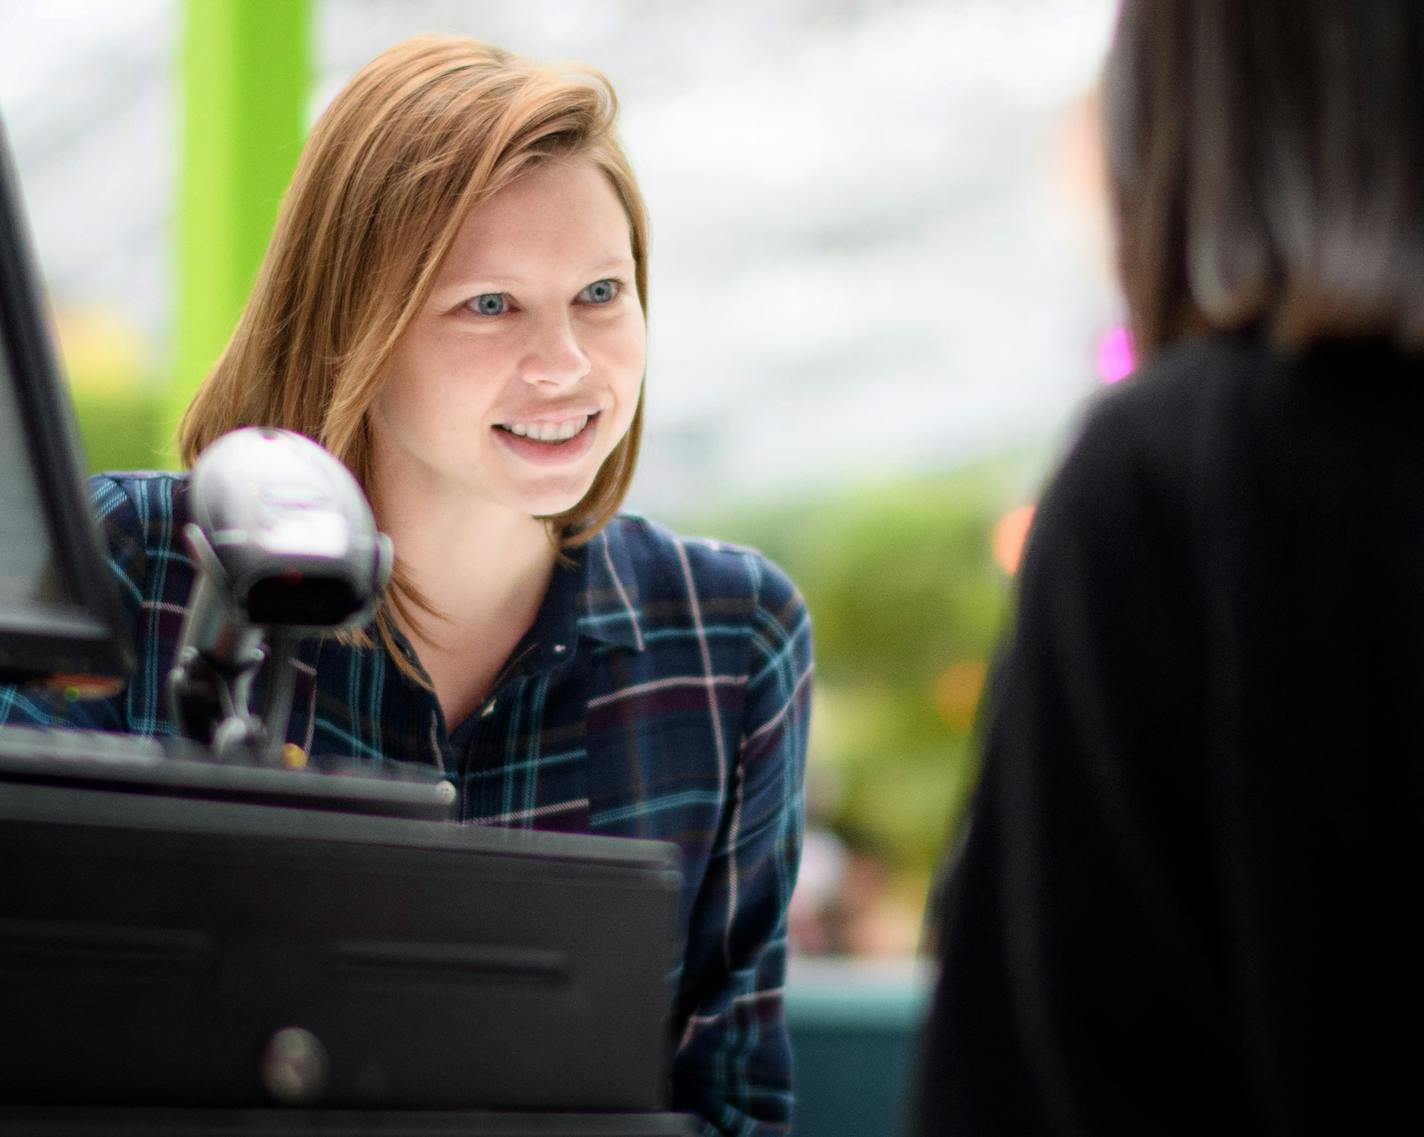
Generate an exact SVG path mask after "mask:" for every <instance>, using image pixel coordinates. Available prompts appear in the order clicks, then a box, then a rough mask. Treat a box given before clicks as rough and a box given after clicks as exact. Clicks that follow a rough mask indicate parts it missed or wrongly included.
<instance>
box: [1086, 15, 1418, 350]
mask: <svg viewBox="0 0 1424 1137" xmlns="http://www.w3.org/2000/svg"><path fill="white" fill-rule="evenodd" d="M1421 76H1424V4H1420V3H1419V0H1362V2H1360V3H1354V2H1352V0H1123V4H1122V9H1121V15H1120V16H1119V22H1118V28H1117V35H1116V38H1115V41H1114V44H1113V48H1112V51H1111V53H1110V55H1109V58H1108V64H1107V70H1106V76H1105V95H1106V99H1105V104H1106V124H1105V125H1106V130H1105V136H1106V151H1107V165H1108V183H1109V191H1110V195H1111V197H1112V199H1113V208H1114V213H1115V223H1116V229H1117V237H1118V248H1117V256H1118V266H1119V272H1120V276H1121V280H1122V285H1123V289H1124V291H1125V293H1126V296H1127V304H1128V309H1129V318H1130V322H1131V325H1132V328H1133V333H1134V338H1135V341H1136V346H1137V349H1138V351H1139V352H1140V353H1141V354H1143V355H1147V354H1151V353H1152V352H1153V351H1155V350H1157V349H1158V348H1160V347H1162V346H1164V345H1165V344H1167V343H1170V342H1172V341H1174V340H1178V339H1181V338H1183V337H1185V336H1188V335H1192V334H1194V333H1197V332H1201V331H1229V330H1235V329H1238V328H1244V327H1250V326H1260V327H1262V328H1264V329H1266V330H1267V331H1268V332H1269V333H1270V335H1271V336H1272V338H1273V340H1274V342H1276V343H1277V344H1278V345H1280V346H1282V347H1285V348H1288V349H1289V348H1304V347H1306V346H1308V345H1311V344H1314V343H1319V342H1322V341H1328V340H1352V339H1383V340H1387V341H1390V342H1392V343H1394V344H1395V345H1396V346H1397V347H1399V348H1400V349H1402V350H1405V351H1410V352H1418V351H1421V350H1424V79H1421Z"/></svg>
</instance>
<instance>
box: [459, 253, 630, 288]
mask: <svg viewBox="0 0 1424 1137" xmlns="http://www.w3.org/2000/svg"><path fill="white" fill-rule="evenodd" d="M633 268H634V261H633V257H632V256H631V255H630V254H628V253H618V254H615V255H613V256H609V257H600V258H598V259H597V260H593V261H589V262H588V263H587V264H585V266H584V267H583V268H582V269H579V270H577V272H576V273H575V272H574V271H571V272H570V275H571V276H573V275H577V276H578V277H579V278H583V277H585V276H586V277H587V278H588V280H597V279H598V278H599V277H600V276H602V275H606V274H607V273H610V272H616V271H619V270H623V271H632V269H633ZM539 275H540V274H538V273H528V274H520V273H510V272H501V271H485V270H483V269H481V268H480V266H478V265H472V266H470V267H469V268H467V269H463V270H461V271H459V272H451V273H450V275H449V276H446V275H445V274H444V273H441V275H440V277H439V278H438V279H437V280H436V282H435V287H436V289H437V290H439V291H440V292H445V291H448V290H451V289H467V288H474V287H479V288H481V289H483V290H484V291H486V292H500V291H503V290H504V289H506V288H518V287H519V286H520V285H521V284H525V283H527V282H528V281H529V280H531V279H538V278H539ZM585 283H587V282H585Z"/></svg>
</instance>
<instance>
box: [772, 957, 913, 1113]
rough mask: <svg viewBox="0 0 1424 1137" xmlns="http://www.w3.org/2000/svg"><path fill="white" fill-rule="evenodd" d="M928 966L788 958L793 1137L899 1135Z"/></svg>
mask: <svg viewBox="0 0 1424 1137" xmlns="http://www.w3.org/2000/svg"><path fill="white" fill-rule="evenodd" d="M929 984H930V972H929V970H928V968H926V967H923V966H921V965H919V964H913V963H906V964H903V965H894V966H888V967H887V966H881V965H875V964H865V963H860V962H857V961H853V960H847V961H822V960H815V961H810V960H799V961H793V963H792V966H791V970H790V975H789V977H788V980H787V985H786V1019H787V1025H788V1027H789V1029H790V1032H791V1045H792V1049H793V1052H794V1054H795V1060H796V1124H795V1126H794V1133H795V1135H796V1137H899V1135H900V1134H902V1133H903V1132H904V1130H905V1125H904V1119H905V1110H906V1107H907V1103H908V1100H909V1091H910V1086H911V1082H912V1080H913V1078H914V1076H915V1061H916V1056H917V1053H918V1037H919V1029H920V1024H921V1021H922V1019H923V1015H924V1011H925V1006H926V1001H927V999H928V992H929Z"/></svg>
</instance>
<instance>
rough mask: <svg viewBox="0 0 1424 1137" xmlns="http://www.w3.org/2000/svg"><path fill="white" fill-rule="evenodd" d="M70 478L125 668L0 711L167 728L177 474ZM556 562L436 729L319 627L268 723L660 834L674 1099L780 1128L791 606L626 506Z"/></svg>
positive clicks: (405, 687) (476, 794)
mask: <svg viewBox="0 0 1424 1137" xmlns="http://www.w3.org/2000/svg"><path fill="white" fill-rule="evenodd" d="M91 489H92V492H93V496H94V500H95V502H96V505H97V508H98V510H99V514H100V517H101V519H102V521H103V525H104V530H105V535H106V537H107V539H108V544H109V551H110V559H111V564H112V568H113V571H114V573H115V575H116V576H117V578H118V582H119V586H120V589H121V591H122V592H123V595H124V599H125V601H126V603H127V606H128V609H129V613H130V617H131V620H132V626H133V628H134V630H135V639H136V644H135V646H136V649H137V657H138V665H137V667H136V669H135V672H134V675H133V677H132V679H131V681H130V683H129V685H128V687H127V688H126V690H125V691H124V692H123V693H121V694H119V695H117V696H115V697H114V698H112V699H107V700H98V701H93V702H75V703H68V704H66V703H64V702H63V701H62V700H60V699H59V698H58V697H56V698H54V699H50V700H48V701H46V700H45V699H44V698H40V697H36V696H33V695H31V694H29V693H28V692H24V691H18V690H16V689H15V688H13V687H10V688H7V687H0V721H5V720H9V721H18V722H32V723H48V724H56V725H73V726H79V727H86V728H97V729H101V730H115V731H125V732H132V733H138V734H149V735H153V734H172V733H175V732H176V731H175V727H174V724H173V723H172V721H171V720H170V718H169V717H168V713H167V710H166V706H165V696H164V682H165V676H166V673H167V671H168V668H169V667H170V665H171V662H172V660H173V657H174V654H175V648H176V645H177V641H178V636H179V633H180V629H181V625H182V620H183V613H184V609H185V606H186V603H187V600H188V594H189V591H190V589H191V586H192V582H193V563H192V561H191V560H190V559H189V557H188V555H187V552H186V549H185V548H184V546H183V545H182V544H181V542H180V538H179V534H180V532H181V529H182V525H183V523H184V522H185V521H186V519H187V510H186V506H185V498H186V493H187V482H186V479H185V478H184V477H182V476H180V475H173V474H123V475H101V476H98V477H96V478H94V479H93V480H92V482H91ZM572 561H573V563H572V564H571V565H570V566H567V567H561V568H559V569H556V571H555V574H554V578H553V581H552V583H551V585H550V588H549V592H548V594H547V596H546V597H545V600H544V602H543V606H542V608H541V610H540V612H539V614H538V616H537V618H536V619H535V622H534V625H533V626H532V627H531V629H530V630H529V632H528V633H527V634H526V636H525V637H524V639H523V640H522V641H521V643H520V644H519V645H518V646H517V647H516V649H515V651H514V652H513V653H512V655H511V657H510V660H509V662H508V664H507V665H506V667H505V669H504V672H503V674H502V675H501V676H500V678H499V680H498V681H497V682H496V685H495V689H494V691H493V693H492V695H491V696H490V697H489V698H488V699H487V701H486V702H485V703H484V704H483V706H482V707H480V708H479V709H477V710H476V711H475V713H474V714H472V715H471V716H470V718H469V719H468V720H467V721H466V722H464V723H462V724H459V725H458V726H457V727H456V728H455V729H454V730H453V731H447V729H446V724H445V721H444V718H443V716H442V714H441V710H440V706H439V704H438V702H437V700H436V699H435V697H434V695H433V694H432V693H431V692H430V691H428V690H425V689H424V688H422V687H421V686H420V685H419V684H417V683H414V682H412V681H411V680H410V679H409V678H408V677H407V676H406V675H405V674H404V673H403V672H401V671H400V669H399V668H397V667H396V666H395V665H394V663H393V662H392V660H391V659H390V657H389V655H388V654H387V653H386V651H385V650H384V649H383V648H381V647H380V646H376V647H374V648H364V649H363V648H353V647H348V646H345V645H343V644H341V643H339V642H337V641H336V640H335V639H333V638H330V637H327V638H323V639H315V640H309V641H306V642H305V643H304V644H303V645H302V648H301V651H300V653H299V659H298V663H297V690H296V695H295V698H294V701H293V709H292V717H291V721H290V723H289V727H288V731H287V738H288V740H289V741H292V742H295V743H297V744H298V745H300V746H302V747H303V748H304V749H306V750H307V751H308V752H309V753H312V754H315V755H321V754H340V755H346V756H352V755H354V756H359V757H365V758H369V759H371V760H373V761H381V760H384V759H388V758H389V759H400V760H405V761H418V762H429V763H433V764H435V765H436V766H438V767H439V768H441V769H442V770H444V771H445V773H446V775H447V776H448V777H450V778H451V779H452V780H453V781H454V782H455V783H456V785H457V786H458V788H459V790H460V816H461V818H462V819H463V820H465V821H467V822H471V823H475V824H485V825H500V826H513V827H527V828H536V829H558V830H564V831H573V832H587V833H595V834H604V835H612V836H625V837H641V838H648V839H653V840H663V841H671V842H673V843H675V844H676V845H678V846H679V847H680V848H681V851H682V872H683V887H682V903H681V910H680V925H679V927H680V931H681V932H682V934H683V937H684V944H685V951H684V956H683V960H682V966H681V970H680V973H679V978H678V994H677V999H676V1004H675V1007H674V1012H673V1014H674V1025H675V1028H676V1035H675V1038H674V1046H675V1050H674V1061H673V1105H674V1107H675V1108H677V1109H685V1110H688V1111H690V1112H692V1113H695V1114H697V1115H699V1116H700V1117H701V1118H703V1119H705V1121H706V1126H705V1132H706V1133H707V1134H728V1135H730V1134H739V1135H751V1134H765V1133H773V1132H783V1131H784V1130H785V1129H786V1127H787V1126H788V1125H789V1121H790V1115H791V1056H790V1051H789V1046H788V1042H787V1037H786V1029H785V1024H784V1020H783V1015H782V984H783V977H784V971H785V951H786V907H787V903H788V901H789V899H790V896H791V889H792V885H793V883H794V880H795V876H796V867H797V860H798V857H799V853H800V839H801V828H802V775H803V767H804V760H805V751H806V734H807V726H808V718H809V707H810V686H811V672H812V663H811V634H810V625H809V620H808V617H807V614H806V609H805V606H804V604H803V602H802V600H801V597H800V596H799V594H798V593H797V591H796V589H795V587H794V586H793V585H792V584H791V582H790V581H789V580H788V579H787V578H786V576H785V575H784V574H783V573H782V572H781V571H780V570H779V569H778V568H776V567H775V566H774V565H772V564H771V563H770V562H769V561H767V560H766V559H765V558H763V557H762V556H760V555H759V554H757V553H755V552H753V551H751V550H748V549H742V548H736V547H732V546H728V545H721V544H718V543H716V542H712V541H703V540H687V539H683V538H680V537H677V536H675V535H673V534H671V533H669V532H668V531H666V530H664V529H662V528H660V527H658V526H655V525H653V524H651V523H649V522H647V521H645V520H643V519H641V518H637V517H634V516H630V515H620V516H619V517H618V518H616V519H615V520H614V521H613V522H612V523H611V524H610V525H608V526H607V528H605V529H604V530H603V531H602V532H600V533H599V534H598V535H597V536H595V537H594V538H593V540H592V541H590V542H589V543H588V544H587V545H586V546H585V547H584V548H582V549H580V550H577V551H576V552H575V553H574V554H573V557H572ZM401 648H402V650H405V651H409V650H410V649H409V647H408V645H406V644H405V643H403V642H402V644H401ZM412 658H413V656H412Z"/></svg>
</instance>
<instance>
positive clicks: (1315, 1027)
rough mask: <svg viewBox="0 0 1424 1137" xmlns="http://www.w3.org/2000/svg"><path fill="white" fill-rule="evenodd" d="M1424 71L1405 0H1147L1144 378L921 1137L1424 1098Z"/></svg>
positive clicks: (1075, 459) (1179, 1128)
mask: <svg viewBox="0 0 1424 1137" xmlns="http://www.w3.org/2000/svg"><path fill="white" fill-rule="evenodd" d="M1421 75H1424V6H1421V5H1419V4H1418V3H1417V2H1416V0H1371V2H1370V3H1367V4H1354V3H1346V2H1343V0H1252V2H1251V3H1249V4H1243V3H1239V2H1238V0H1124V3H1123V6H1122V10H1121V15H1120V18H1119V23H1118V27H1117V33H1116V39H1115V42H1114V45H1113V48H1112V51H1111V54H1110V56H1109V60H1108V65H1107V71H1106V77H1105V105H1106V119H1107V130H1106V135H1107V160H1108V169H1109V183H1110V187H1111V193H1112V197H1113V204H1114V209H1115V225H1116V233H1117V243H1118V258H1119V265H1120V272H1121V278H1122V283H1123V287H1124V291H1125V293H1126V299H1127V305H1128V309H1129V314H1130V323H1131V328H1132V331H1133V334H1134V338H1135V347H1136V350H1137V353H1138V361H1139V370H1138V371H1137V373H1136V374H1135V375H1134V376H1133V377H1131V378H1130V379H1128V380H1127V381H1125V382H1124V383H1123V384H1121V385H1120V386H1119V387H1118V388H1116V389H1114V390H1113V391H1112V392H1111V393H1109V394H1107V395H1106V396H1105V397H1103V398H1102V399H1101V400H1100V401H1099V402H1098V404H1097V405H1096V406H1094V407H1093V408H1092V410H1091V412H1090V414H1089V415H1088V416H1087V418H1086V421H1085V423H1084V425H1083V427H1082V429H1081V433H1080V435H1079V437H1078V438H1077V441H1076V443H1075V444H1074V445H1073V446H1072V448H1071V450H1070V451H1069V453H1068V455H1067V457H1066V459H1065V461H1064V463H1063V465H1062V467H1061V469H1060V470H1059V472H1058V474H1057V475H1056V477H1055V478H1054V479H1053V481H1052V483H1051V485H1050V487H1049V489H1048V490H1047V492H1046V494H1045V495H1044V498H1043V500H1042V502H1041V504H1040V507H1039V510H1038V514H1037V517H1036V520H1035V523H1034V527H1033V531H1032V533H1031V535H1030V538H1029V543H1028V548H1027V552H1026V555H1025V559H1024V563H1023V567H1022V571H1021V577H1020V582H1019V597H1018V608H1017V617H1016V621H1015V625H1014V628H1013V630H1012V633H1011V635H1010V637H1009V640H1008V642H1007V644H1006V646H1005V650H1004V653H1003V655H1002V657H1001V660H1000V664H999V666H998V668H997V670H996V676H995V680H994V683H993V686H992V688H991V695H990V698H989V700H988V703H987V706H986V709H985V718H984V722H983V740H984V766H983V775H982V781H981V784H980V787H979V790H978V793H977V798H976V805H975V809H974V812H973V818H972V821H971V824H970V829H969V832H968V834H967V837H966V839H965V841H964V843H963V846H962V848H961V851H960V854H959V857H958V859H957V861H956V863H955V865H954V866H953V870H952V872H951V875H950V877H949V882H948V887H947V890H946V894H945V906H944V911H943V916H942V922H941V924H940V926H939V957H940V962H941V974H940V977H939V980H938V983H937V987H936V990H935V992H934V995H933V999H932V1003H931V1010H930V1016H929V1020H928V1023H927V1026H926V1031H925V1035H924V1046H923V1053H922V1066H921V1075H920V1082H919V1087H918V1090H917V1095H916V1101H915V1106H914V1111H915V1115H916V1121H917V1124H918V1130H919V1132H920V1133H921V1134H924V1135H938V1134H946V1135H957V1134H965V1135H968V1134H977V1135H982V1134H997V1133H1002V1134H1010V1133H1011V1134H1015V1135H1022V1134H1036V1133H1053V1134H1095V1135H1101V1134H1117V1133H1124V1134H1147V1133H1151V1134H1177V1133H1181V1134H1187V1133H1191V1134H1204V1133H1213V1134H1217V1133H1234V1132H1250V1133H1263V1134H1300V1133H1347V1132H1384V1131H1386V1129H1385V1128H1384V1125H1385V1121H1386V1119H1389V1122H1390V1130H1391V1131H1392V1130H1393V1129H1394V1128H1396V1127H1399V1126H1400V1125H1401V1122H1400V1121H1399V1120H1398V1119H1401V1118H1409V1117H1415V1118H1417V1117H1418V1115H1419V1112H1420V1109H1419V1106H1418V1104H1417V1102H1416V1100H1415V1093H1414V1089H1415V1086H1416V1084H1417V1083H1416V1081H1415V1079H1416V1078H1417V1076H1418V1071H1419V1069H1420V1068H1421V1065H1424V990H1421V984H1424V964H1421V961H1424V931H1422V930H1421V926H1420V921H1419V919H1418V916H1417V912H1418V910H1419V907H1420V901H1419V895H1418V894H1419V884H1420V875H1421V874H1420V870H1421V868H1424V716H1421V714H1420V712H1419V708H1420V707H1421V706H1424V664H1422V663H1421V661H1424V444H1421V442H1420V435H1421V431H1424V358H1421V355H1422V354H1424V83H1421V81H1420V76H1421ZM1415 1123H1417V1121H1416V1122H1415ZM1403 1126H1404V1127H1410V1123H1409V1122H1407V1121H1405V1122H1403Z"/></svg>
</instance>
